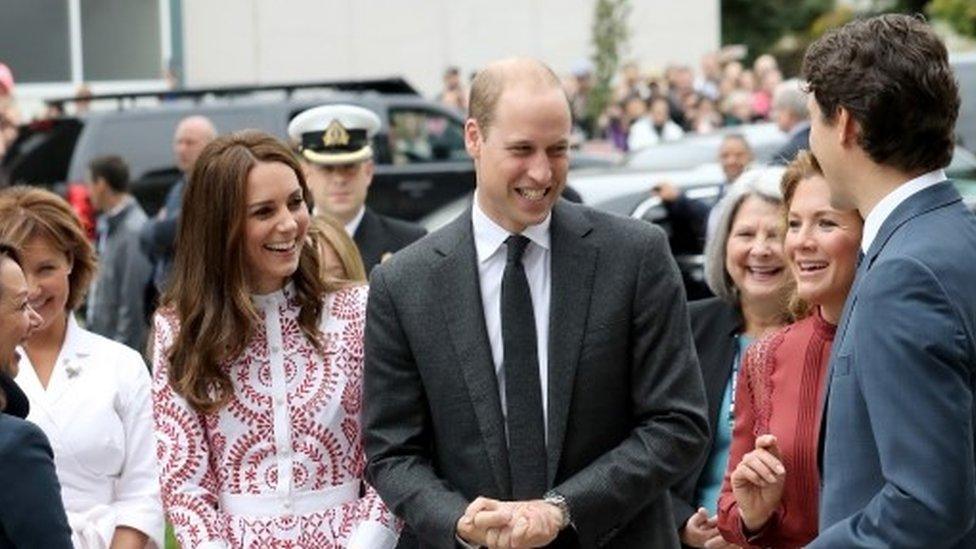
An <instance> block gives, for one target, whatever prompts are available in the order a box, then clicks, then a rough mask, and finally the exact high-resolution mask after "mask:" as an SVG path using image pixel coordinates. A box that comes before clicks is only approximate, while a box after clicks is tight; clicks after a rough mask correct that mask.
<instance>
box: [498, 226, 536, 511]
mask: <svg viewBox="0 0 976 549" xmlns="http://www.w3.org/2000/svg"><path fill="white" fill-rule="evenodd" d="M528 243H529V239H528V238H526V237H524V236H522V235H512V236H510V237H508V239H506V240H505V244H506V245H507V246H508V258H507V260H506V262H505V274H504V275H503V276H502V343H503V345H504V349H505V351H504V361H503V367H504V368H505V405H506V408H507V412H508V414H507V423H508V463H509V468H510V471H511V476H512V497H514V498H515V499H516V500H529V499H538V498H540V497H542V494H543V493H545V491H546V434H545V424H544V421H543V416H542V388H541V385H540V383H539V356H538V354H537V349H538V343H537V340H536V333H535V314H534V313H533V311H532V294H531V293H530V292H529V281H528V279H527V278H526V277H525V268H524V267H523V266H522V253H523V252H524V251H525V247H526V246H527V245H528Z"/></svg>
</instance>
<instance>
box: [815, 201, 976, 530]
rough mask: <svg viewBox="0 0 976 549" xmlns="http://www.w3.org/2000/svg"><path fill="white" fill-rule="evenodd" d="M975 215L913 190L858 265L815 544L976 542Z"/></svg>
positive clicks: (836, 370) (836, 367) (829, 426)
mask: <svg viewBox="0 0 976 549" xmlns="http://www.w3.org/2000/svg"><path fill="white" fill-rule="evenodd" d="M974 279H976V218H974V217H973V214H972V213H970V212H969V211H968V210H967V209H966V208H965V207H964V206H963V204H962V201H961V200H960V197H959V193H958V192H957V191H956V190H955V188H954V187H953V186H952V184H951V183H949V182H943V183H939V184H937V185H935V186H933V187H930V188H928V189H925V190H924V191H921V192H919V193H916V194H915V195H912V196H911V197H910V198H908V199H907V200H906V201H905V202H903V203H902V204H901V205H899V206H898V207H897V208H896V209H895V211H894V212H892V214H891V215H890V216H889V217H888V219H887V220H885V222H884V223H883V224H882V226H881V229H880V231H879V232H878V235H877V237H876V238H875V240H874V241H873V243H872V244H871V248H870V249H869V250H868V252H867V254H865V257H864V260H863V261H862V262H861V265H860V266H859V268H858V273H857V276H856V278H855V282H854V287H853V288H852V290H851V293H850V295H849V297H848V299H847V304H846V306H845V310H844V313H843V315H842V318H841V323H840V326H839V327H838V331H837V338H836V340H835V342H834V347H833V351H832V355H831V368H830V369H831V373H830V385H829V388H828V391H829V392H828V396H827V403H826V431H825V433H826V434H825V438H824V446H823V488H822V490H823V491H822V493H821V500H820V536H819V537H818V538H817V539H816V540H815V541H814V542H813V543H812V544H810V547H814V548H819V547H843V548H857V547H958V548H963V547H967V548H972V547H976V529H974V520H976V459H974V451H973V447H974V438H976V426H974V423H976V422H974V404H976V402H974V372H976V335H974V334H976V286H974V284H973V282H974Z"/></svg>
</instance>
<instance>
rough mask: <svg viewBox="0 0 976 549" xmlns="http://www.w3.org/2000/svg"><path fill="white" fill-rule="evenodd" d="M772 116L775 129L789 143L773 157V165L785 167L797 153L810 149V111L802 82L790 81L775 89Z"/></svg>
mask: <svg viewBox="0 0 976 549" xmlns="http://www.w3.org/2000/svg"><path fill="white" fill-rule="evenodd" d="M772 114H773V120H774V121H775V122H776V127H778V128H779V129H780V131H782V132H784V133H786V134H787V136H788V137H789V141H787V142H786V144H784V145H783V146H782V147H780V149H779V150H778V151H776V153H775V154H774V155H773V162H774V163H776V164H782V165H784V166H785V165H786V164H789V163H790V162H792V161H793V159H794V158H796V155H797V153H798V152H800V151H801V150H808V149H809V148H810V111H809V110H808V109H807V92H806V91H804V89H803V83H802V82H800V81H799V80H796V79H792V80H787V81H786V82H783V83H782V84H779V85H778V86H777V87H776V92H775V95H773V110H772Z"/></svg>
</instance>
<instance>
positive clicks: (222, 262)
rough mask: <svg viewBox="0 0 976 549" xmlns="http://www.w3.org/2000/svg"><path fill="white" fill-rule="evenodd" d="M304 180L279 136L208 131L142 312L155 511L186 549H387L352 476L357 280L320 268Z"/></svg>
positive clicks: (359, 349) (356, 472) (384, 519)
mask: <svg viewBox="0 0 976 549" xmlns="http://www.w3.org/2000/svg"><path fill="white" fill-rule="evenodd" d="M308 199H309V191H308V187H307V186H306V184H305V179H304V176H303V174H302V169H301V166H299V164H298V162H297V160H296V158H295V156H294V154H293V153H292V152H291V151H290V150H289V149H288V148H287V147H286V146H285V145H284V144H283V143H281V142H280V141H278V140H276V139H275V138H273V137H271V136H269V135H267V134H264V133H261V132H257V131H245V132H240V133H235V134H231V135H227V136H224V137H221V138H218V139H217V140H216V141H214V142H212V143H211V144H209V145H208V146H207V148H206V149H204V150H203V152H202V153H201V155H200V158H199V159H198V160H197V162H196V164H195V166H194V169H193V174H192V175H191V177H190V180H189V183H188V184H187V187H186V194H185V195H184V198H183V210H182V213H181V219H180V225H179V229H178V231H179V233H178V241H179V242H182V243H184V245H181V246H179V247H178V248H177V250H176V257H175V263H174V267H173V270H172V272H171V275H170V276H171V279H170V286H169V289H168V291H167V292H166V294H165V295H164V296H163V301H162V305H161V307H160V310H159V311H158V312H157V313H156V317H155V319H154V326H155V341H154V344H153V364H154V378H153V401H154V414H155V421H156V438H157V447H158V448H159V456H160V482H161V485H162V496H163V504H164V507H165V509H166V514H167V516H168V517H169V520H170V522H171V523H172V524H173V529H174V531H175V533H176V537H177V538H178V539H179V541H180V544H181V545H182V546H183V547H185V548H198V547H206V548H216V547H316V548H319V547H321V548H333V547H355V548H378V549H382V548H387V547H393V546H394V545H395V544H396V541H397V524H396V521H395V519H394V518H393V516H392V515H391V514H390V512H389V511H388V510H387V509H386V506H384V505H383V503H382V501H381V500H380V498H379V496H378V495H377V494H376V492H375V491H374V490H373V489H372V488H370V487H368V486H366V485H364V484H363V482H362V472H363V467H364V465H365V455H364V452H363V446H362V437H361V435H360V430H361V426H360V419H359V415H360V409H361V407H362V365H363V328H364V324H365V317H366V288H365V286H357V287H345V288H339V287H336V285H335V284H334V283H327V282H326V281H325V280H324V279H323V277H321V276H320V258H319V256H318V252H317V251H316V248H315V246H314V244H313V243H312V242H311V241H310V240H309V239H308V237H307V233H308V226H309V204H308Z"/></svg>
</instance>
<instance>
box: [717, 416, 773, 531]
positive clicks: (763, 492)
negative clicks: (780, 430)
mask: <svg viewBox="0 0 976 549" xmlns="http://www.w3.org/2000/svg"><path fill="white" fill-rule="evenodd" d="M780 456H781V454H780V450H779V446H778V443H777V441H776V437H775V436H773V435H762V436H760V437H759V438H757V439H756V446H755V450H753V451H751V452H749V453H748V454H746V455H744V456H742V461H740V462H739V465H737V466H736V468H735V471H733V472H732V476H731V478H730V480H731V484H732V493H733V494H734V495H735V501H736V503H738V504H739V513H740V514H741V515H742V521H743V522H744V523H745V526H746V528H747V529H748V530H752V531H756V530H759V529H760V528H762V526H763V525H764V524H765V523H766V521H767V520H769V517H771V516H772V515H773V513H775V512H776V509H777V507H779V503H780V501H781V500H782V499H783V487H784V486H785V484H786V467H784V466H783V462H782V459H781V457H780Z"/></svg>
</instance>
